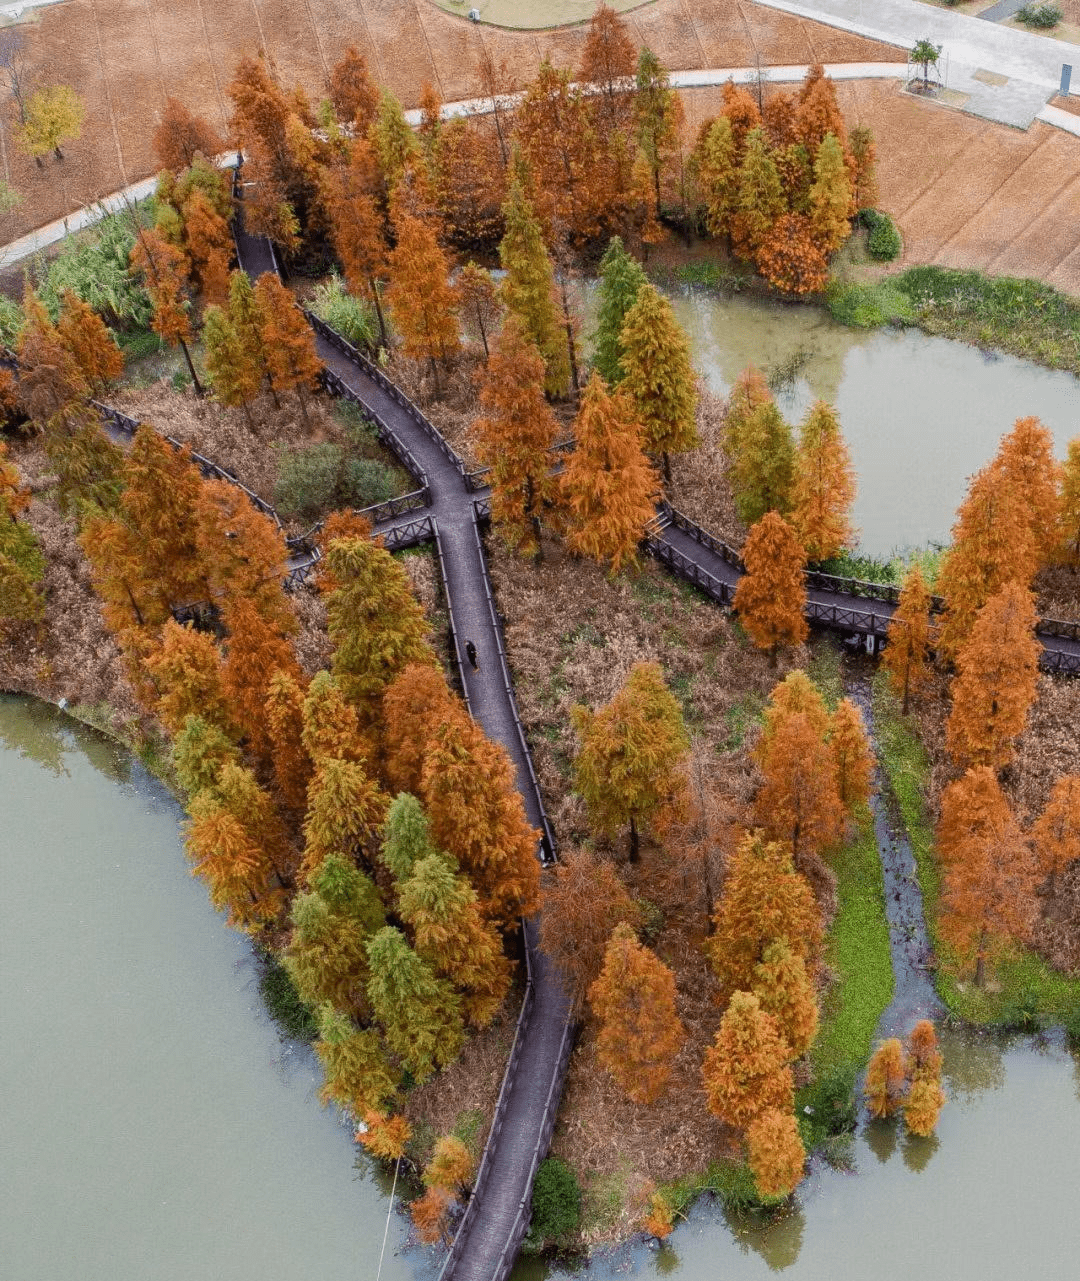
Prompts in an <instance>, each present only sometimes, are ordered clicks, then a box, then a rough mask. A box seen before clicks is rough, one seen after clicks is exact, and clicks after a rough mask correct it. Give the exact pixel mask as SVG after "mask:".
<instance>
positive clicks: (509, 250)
mask: <svg viewBox="0 0 1080 1281" xmlns="http://www.w3.org/2000/svg"><path fill="white" fill-rule="evenodd" d="M503 216H504V218H505V221H506V231H505V234H504V235H503V238H502V240H501V242H500V244H499V261H500V262H501V263H502V265H503V268H504V269H505V271H506V279H505V280H504V281H503V286H502V299H503V302H504V303H505V304H506V306H507V308H508V309H509V310H510V311H512V312H514V314H515V315H516V316H517V317H518V319H519V320H520V321H521V327H522V329H523V331H524V333H525V334H526V336H527V337H528V338H529V339H530V341H531V342H533V343H535V345H536V348H537V350H538V351H539V352H540V355H541V356H543V358H544V368H545V370H546V371H547V375H546V377H545V379H544V390H545V391H546V392H547V393H548V395H549V396H562V395H563V394H564V393H565V392H566V389H567V388H568V386H569V385H570V351H569V348H568V346H567V342H566V333H565V330H564V329H563V326H562V324H561V323H560V321H559V312H558V305H557V303H556V301H555V294H554V286H555V276H554V271H553V270H552V266H551V259H550V258H549V257H548V251H547V249H546V248H545V246H544V240H543V236H542V234H541V231H540V222H539V220H538V219H537V217H536V215H535V213H534V212H533V207H532V204H531V203H530V201H529V199H528V197H527V196H526V194H525V185H524V181H523V175H522V173H521V165H520V164H519V163H518V161H517V157H515V163H514V166H513V172H512V177H511V180H510V189H509V193H508V195H507V197H506V204H505V205H504V206H503Z"/></svg>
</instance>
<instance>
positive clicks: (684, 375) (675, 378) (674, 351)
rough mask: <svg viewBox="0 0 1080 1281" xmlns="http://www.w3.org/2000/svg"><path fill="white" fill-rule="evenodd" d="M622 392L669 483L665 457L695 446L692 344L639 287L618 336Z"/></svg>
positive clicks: (662, 304)
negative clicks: (622, 372) (624, 375)
mask: <svg viewBox="0 0 1080 1281" xmlns="http://www.w3.org/2000/svg"><path fill="white" fill-rule="evenodd" d="M619 347H620V350H621V352H622V365H623V369H624V370H625V371H626V377H625V378H624V379H623V384H622V389H623V391H625V392H626V394H627V395H628V396H629V397H630V402H631V404H632V405H633V406H634V409H635V411H636V417H637V420H638V422H639V423H640V424H641V429H642V443H643V444H644V446H645V448H646V449H647V450H648V451H649V453H651V454H659V455H660V456H661V457H662V458H663V461H664V477H665V479H666V480H667V481H668V482H669V483H670V481H671V462H670V459H669V457H668V455H669V454H676V453H678V454H681V453H685V452H686V451H687V450H688V449H693V448H694V447H695V446H696V445H697V443H698V434H697V426H696V424H695V421H694V413H695V410H696V408H697V394H696V392H695V391H694V369H693V366H692V365H691V363H690V345H689V343H688V342H687V340H686V335H685V334H684V333H683V331H682V329H681V328H680V327H679V322H678V321H677V320H676V319H675V313H674V312H673V311H672V310H671V303H669V302H668V300H667V299H666V298H663V297H661V295H660V294H659V293H658V292H657V291H656V290H655V289H654V288H653V287H652V285H649V284H645V285H642V286H641V288H640V289H639V290H638V295H637V298H636V300H635V302H634V305H633V306H632V307H631V308H630V310H629V311H628V312H627V313H626V320H625V322H624V323H623V327H622V332H621V333H620V335H619Z"/></svg>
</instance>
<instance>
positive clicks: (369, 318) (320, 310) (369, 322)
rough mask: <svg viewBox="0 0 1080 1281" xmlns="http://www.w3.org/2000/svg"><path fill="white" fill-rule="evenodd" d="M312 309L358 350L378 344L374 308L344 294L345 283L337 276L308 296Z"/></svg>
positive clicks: (374, 346)
mask: <svg viewBox="0 0 1080 1281" xmlns="http://www.w3.org/2000/svg"><path fill="white" fill-rule="evenodd" d="M311 310H312V311H313V312H314V313H315V315H316V316H318V317H319V319H320V320H325V321H326V323H327V324H328V325H330V326H331V327H332V328H333V329H336V330H337V331H338V333H339V334H341V336H342V337H343V338H347V339H348V340H349V342H351V343H352V345H353V346H354V347H358V348H360V350H361V351H374V350H375V348H376V347H377V346H378V345H379V322H378V319H377V317H376V315H375V309H374V308H373V307H371V306H370V305H369V304H368V303H366V302H364V301H363V300H362V299H360V298H356V297H354V296H353V295H352V294H349V293H346V292H345V282H344V281H343V280H342V279H341V277H340V276H339V275H337V274H336V273H335V274H334V275H332V276H331V277H330V279H329V280H328V281H327V282H326V283H325V284H322V285H317V286H316V287H315V292H314V293H313V294H312V296H311Z"/></svg>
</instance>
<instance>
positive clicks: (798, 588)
mask: <svg viewBox="0 0 1080 1281" xmlns="http://www.w3.org/2000/svg"><path fill="white" fill-rule="evenodd" d="M743 560H744V561H745V563H746V574H745V575H744V576H743V577H742V578H741V579H740V580H739V585H738V587H736V589H735V599H734V601H733V604H734V607H735V609H736V610H737V611H738V614H739V618H740V619H741V620H742V624H743V626H744V627H745V628H746V630H747V631H748V632H749V633H750V639H751V640H752V641H753V642H754V644H755V645H757V647H758V648H759V649H767V650H769V653H770V659H771V661H772V663H773V664H774V665H775V663H776V657H777V650H778V649H779V647H780V646H781V645H800V644H802V642H803V641H804V640H805V639H806V636H807V630H808V629H807V626H806V619H805V617H804V611H805V609H806V583H805V581H804V579H803V565H804V564H805V562H806V552H805V551H804V550H803V547H802V544H801V543H800V542H799V540H798V538H797V536H796V534H795V531H794V530H793V529H792V528H791V526H790V525H789V524H788V523H787V521H786V520H784V518H783V516H781V515H780V514H779V512H775V511H770V512H766V513H765V515H764V516H762V518H761V519H760V520H759V521H758V523H757V524H756V525H754V526H753V527H752V528H751V530H750V533H749V534H748V535H747V537H746V543H745V545H744V547H743Z"/></svg>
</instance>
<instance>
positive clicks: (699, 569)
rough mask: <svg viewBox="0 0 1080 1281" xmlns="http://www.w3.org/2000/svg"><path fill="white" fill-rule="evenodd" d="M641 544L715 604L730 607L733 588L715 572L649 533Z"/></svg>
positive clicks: (733, 595)
mask: <svg viewBox="0 0 1080 1281" xmlns="http://www.w3.org/2000/svg"><path fill="white" fill-rule="evenodd" d="M642 546H643V547H644V549H645V551H646V552H648V554H649V555H650V556H652V557H654V558H655V559H656V560H658V561H659V562H660V563H661V564H662V565H666V566H667V567H668V569H670V570H671V571H672V572H673V573H674V574H675V575H677V577H679V578H682V579H685V581H686V582H688V583H692V584H693V585H694V586H695V587H697V588H699V589H700V590H701V591H703V592H704V593H705V595H706V596H708V598H709V599H710V600H712V601H715V602H716V604H717V605H724V606H727V607H729V608H730V606H731V602H732V600H733V599H734V598H735V589H734V587H732V586H731V585H730V584H729V583H725V582H724V581H723V580H722V579H719V578H717V577H716V576H715V574H710V573H709V571H708V570H707V569H705V568H704V566H702V565H699V564H698V563H697V561H696V560H691V559H690V557H689V556H684V555H683V553H682V552H680V551H678V550H676V548H674V547H671V546H669V544H667V543H665V542H664V541H663V540H662V539H660V538H657V537H655V536H651V535H650V536H649V537H648V538H645V539H643V540H642Z"/></svg>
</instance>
